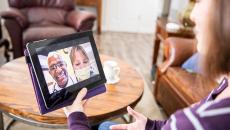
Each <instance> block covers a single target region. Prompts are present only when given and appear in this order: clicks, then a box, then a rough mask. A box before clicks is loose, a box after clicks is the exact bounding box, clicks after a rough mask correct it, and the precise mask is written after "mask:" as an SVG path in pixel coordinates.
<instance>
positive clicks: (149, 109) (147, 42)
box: [0, 30, 167, 130]
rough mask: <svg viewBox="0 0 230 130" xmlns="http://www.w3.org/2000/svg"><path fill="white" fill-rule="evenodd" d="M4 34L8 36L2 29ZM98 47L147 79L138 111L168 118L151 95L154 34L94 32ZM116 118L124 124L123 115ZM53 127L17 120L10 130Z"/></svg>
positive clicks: (0, 50) (0, 55) (6, 119)
mask: <svg viewBox="0 0 230 130" xmlns="http://www.w3.org/2000/svg"><path fill="white" fill-rule="evenodd" d="M3 34H4V37H8V36H7V33H6V31H5V30H3ZM94 37H95V41H96V44H97V47H98V49H99V52H100V53H101V54H106V55H110V56H114V57H117V58H120V59H121V60H124V61H126V62H127V63H129V64H131V65H132V66H133V67H134V68H135V69H136V70H137V71H138V72H139V73H140V74H141V75H142V76H143V79H144V81H145V87H144V94H143V96H142V99H141V100H140V102H139V103H138V104H137V106H136V107H135V110H136V111H138V112H141V113H143V114H144V115H145V116H147V117H149V118H150V119H155V120H161V119H166V118H167V116H166V115H165V113H164V111H163V110H162V109H161V108H160V107H159V106H158V105H157V104H156V101H155V99H154V96H153V95H152V90H153V85H152V82H151V75H150V71H151V60H152V48H153V35H152V34H138V33H121V32H103V33H102V34H101V35H97V34H96V33H95V35H94ZM4 63H5V59H4V58H3V48H0V65H3V64H4ZM114 121H117V122H120V123H122V120H121V119H120V118H118V119H115V120H114ZM4 122H5V124H8V123H9V117H7V116H5V115H4ZM18 129H23V130H31V129H33V130H51V129H50V128H41V127H36V126H31V125H27V124H24V123H21V122H16V123H15V124H14V125H13V126H12V127H11V130H18Z"/></svg>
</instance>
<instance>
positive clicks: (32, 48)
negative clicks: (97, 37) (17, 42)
mask: <svg viewBox="0 0 230 130" xmlns="http://www.w3.org/2000/svg"><path fill="white" fill-rule="evenodd" d="M87 37H88V38H89V41H88V42H90V44H91V47H92V50H93V54H94V57H95V61H96V64H97V68H98V71H99V75H100V79H99V80H97V81H94V82H92V83H90V84H88V85H85V84H87V82H89V80H90V79H92V78H93V77H91V78H89V79H87V80H85V81H82V82H80V83H76V84H74V85H71V86H69V87H67V88H64V89H62V90H60V91H64V90H65V91H67V92H69V93H75V94H76V93H78V92H79V91H80V89H81V88H83V87H86V88H87V89H88V90H90V89H92V88H94V87H96V86H98V85H101V84H103V83H105V82H106V78H105V75H104V71H103V68H102V64H101V61H100V57H99V53H98V51H97V47H96V44H95V41H94V38H93V33H92V31H86V32H80V33H75V34H71V35H67V36H62V37H59V38H54V39H48V40H47V39H44V40H40V41H35V42H31V43H28V44H27V45H26V48H27V50H28V53H29V57H30V60H31V63H32V67H33V69H34V72H35V76H36V79H37V81H38V86H39V88H40V90H41V93H42V98H43V100H44V102H45V106H46V107H47V108H50V107H51V106H52V102H50V97H51V95H52V94H50V93H49V90H48V86H47V83H46V80H45V77H44V74H43V71H42V67H41V64H40V61H39V58H38V54H37V51H36V50H37V49H38V48H41V47H48V46H51V45H56V46H58V47H60V48H58V47H57V48H55V49H54V50H53V51H55V50H57V49H63V48H66V47H70V46H71V45H72V44H73V43H71V41H73V40H76V44H75V45H79V44H83V43H81V41H80V40H81V39H83V38H87ZM63 43H65V44H63ZM84 43H87V42H84ZM79 84H81V85H79Z"/></svg>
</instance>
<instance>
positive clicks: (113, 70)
mask: <svg viewBox="0 0 230 130" xmlns="http://www.w3.org/2000/svg"><path fill="white" fill-rule="evenodd" d="M103 69H104V73H105V77H106V80H107V83H108V84H114V83H117V82H118V81H119V80H120V78H119V74H120V67H119V66H118V64H117V62H116V61H112V60H109V61H105V62H104V63H103Z"/></svg>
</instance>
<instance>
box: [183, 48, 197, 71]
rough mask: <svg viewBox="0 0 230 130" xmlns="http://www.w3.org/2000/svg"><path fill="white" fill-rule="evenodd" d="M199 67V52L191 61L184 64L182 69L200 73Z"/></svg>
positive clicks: (188, 60)
mask: <svg viewBox="0 0 230 130" xmlns="http://www.w3.org/2000/svg"><path fill="white" fill-rule="evenodd" d="M198 65H199V54H198V52H197V53H194V54H193V55H192V56H191V57H190V58H189V59H187V60H186V61H185V62H184V63H183V65H182V68H184V69H186V70H187V71H189V72H196V73H199V72H200V70H199V67H198Z"/></svg>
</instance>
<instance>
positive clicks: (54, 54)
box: [47, 51, 65, 65]
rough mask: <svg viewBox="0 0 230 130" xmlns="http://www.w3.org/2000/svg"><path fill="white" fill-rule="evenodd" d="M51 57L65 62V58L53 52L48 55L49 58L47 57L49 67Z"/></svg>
mask: <svg viewBox="0 0 230 130" xmlns="http://www.w3.org/2000/svg"><path fill="white" fill-rule="evenodd" d="M50 57H55V58H59V59H60V60H61V61H64V59H63V57H62V56H61V55H60V54H58V53H57V52H56V51H52V52H49V53H48V56H47V65H49V63H48V60H49V58H50ZM64 62H65V61H64Z"/></svg>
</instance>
